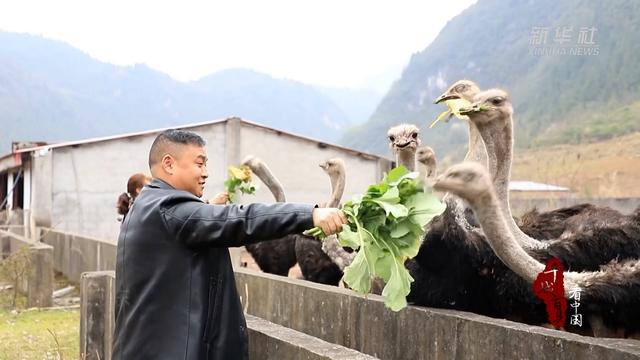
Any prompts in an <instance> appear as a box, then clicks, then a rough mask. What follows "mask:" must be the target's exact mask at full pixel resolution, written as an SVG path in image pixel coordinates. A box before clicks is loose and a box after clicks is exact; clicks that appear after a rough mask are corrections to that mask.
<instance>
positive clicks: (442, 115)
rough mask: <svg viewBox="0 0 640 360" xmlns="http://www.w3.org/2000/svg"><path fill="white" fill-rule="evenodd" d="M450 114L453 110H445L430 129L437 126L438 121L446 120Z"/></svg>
mask: <svg viewBox="0 0 640 360" xmlns="http://www.w3.org/2000/svg"><path fill="white" fill-rule="evenodd" d="M450 114H451V110H445V111H443V112H441V113H440V115H438V117H437V118H436V119H435V120H433V122H432V123H431V125H429V129H431V128H432V127H434V126H436V124H437V123H438V121H440V120H442V119H444V118H445V116H447V115H450Z"/></svg>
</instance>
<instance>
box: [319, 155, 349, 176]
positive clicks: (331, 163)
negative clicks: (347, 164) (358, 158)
mask: <svg viewBox="0 0 640 360" xmlns="http://www.w3.org/2000/svg"><path fill="white" fill-rule="evenodd" d="M320 167H321V168H322V170H324V171H325V172H326V173H327V174H328V175H329V176H331V175H337V174H340V173H341V172H342V170H343V169H344V161H343V160H342V159H338V158H333V159H329V160H327V161H325V162H323V163H321V164H320Z"/></svg>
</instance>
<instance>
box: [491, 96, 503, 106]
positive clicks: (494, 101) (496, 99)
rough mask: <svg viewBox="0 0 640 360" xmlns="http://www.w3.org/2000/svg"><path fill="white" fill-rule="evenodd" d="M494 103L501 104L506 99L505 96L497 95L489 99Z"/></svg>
mask: <svg viewBox="0 0 640 360" xmlns="http://www.w3.org/2000/svg"><path fill="white" fill-rule="evenodd" d="M489 101H490V102H491V103H492V104H493V105H500V104H502V102H503V101H504V98H501V97H497V98H493V99H491V100H489Z"/></svg>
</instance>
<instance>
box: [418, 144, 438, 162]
mask: <svg viewBox="0 0 640 360" xmlns="http://www.w3.org/2000/svg"><path fill="white" fill-rule="evenodd" d="M416 161H417V162H419V163H422V164H424V165H430V164H433V163H435V161H436V154H435V152H434V151H433V149H432V148H430V147H428V146H421V147H419V148H418V150H417V151H416Z"/></svg>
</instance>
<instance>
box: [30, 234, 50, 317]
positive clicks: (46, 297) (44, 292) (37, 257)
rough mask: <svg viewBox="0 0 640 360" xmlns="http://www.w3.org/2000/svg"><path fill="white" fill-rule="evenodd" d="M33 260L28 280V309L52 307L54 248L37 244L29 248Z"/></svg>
mask: <svg viewBox="0 0 640 360" xmlns="http://www.w3.org/2000/svg"><path fill="white" fill-rule="evenodd" d="M29 255H30V260H31V265H30V271H29V276H28V278H27V307H47V306H51V305H52V303H53V300H52V298H51V295H52V294H53V247H51V246H49V245H46V244H39V243H36V244H34V245H31V246H29Z"/></svg>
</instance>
